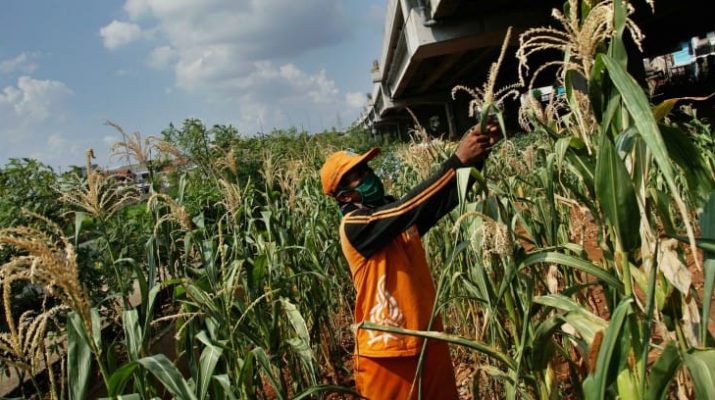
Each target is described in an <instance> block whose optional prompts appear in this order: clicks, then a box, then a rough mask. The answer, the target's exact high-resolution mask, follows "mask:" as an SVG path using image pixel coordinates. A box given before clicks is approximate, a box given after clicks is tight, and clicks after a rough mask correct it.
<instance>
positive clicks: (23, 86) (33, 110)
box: [0, 76, 72, 121]
mask: <svg viewBox="0 0 715 400" xmlns="http://www.w3.org/2000/svg"><path fill="white" fill-rule="evenodd" d="M71 95H72V91H71V90H70V89H69V88H68V87H67V86H66V85H65V84H64V83H62V82H59V81H52V80H38V79H33V78H31V77H29V76H21V77H20V78H18V80H17V86H7V87H5V89H3V91H2V92H0V112H2V110H3V109H4V110H5V111H6V112H7V111H8V110H12V113H13V114H14V115H15V118H17V119H20V120H31V121H44V120H46V119H48V118H49V117H51V116H53V117H55V118H57V117H61V116H62V113H61V110H62V109H63V104H62V103H63V102H64V101H65V100H66V99H67V98H68V97H69V96H71ZM0 115H2V114H0Z"/></svg>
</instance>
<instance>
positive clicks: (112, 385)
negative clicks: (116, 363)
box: [107, 361, 139, 397]
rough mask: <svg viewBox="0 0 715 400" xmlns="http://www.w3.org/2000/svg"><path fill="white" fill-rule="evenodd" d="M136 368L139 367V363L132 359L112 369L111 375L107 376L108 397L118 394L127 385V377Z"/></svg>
mask: <svg viewBox="0 0 715 400" xmlns="http://www.w3.org/2000/svg"><path fill="white" fill-rule="evenodd" d="M137 368H139V363H137V362H135V361H132V362H129V363H126V364H124V365H122V366H121V367H119V368H117V369H116V370H115V371H114V373H113V374H112V376H110V377H109V387H108V388H107V393H108V394H109V397H115V396H118V395H120V394H121V393H122V392H123V391H124V387H125V386H126V385H127V381H128V380H129V377H130V376H132V374H134V371H135V370H136V369H137Z"/></svg>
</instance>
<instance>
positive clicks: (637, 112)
mask: <svg viewBox="0 0 715 400" xmlns="http://www.w3.org/2000/svg"><path fill="white" fill-rule="evenodd" d="M598 58H602V59H603V63H604V65H605V66H606V69H607V70H608V74H609V77H610V78H611V81H612V82H613V84H614V85H615V86H616V88H617V89H618V91H619V92H620V94H621V97H622V98H623V104H624V105H625V106H626V109H628V112H629V113H630V114H631V116H632V117H633V122H634V123H635V125H636V127H637V128H638V133H639V134H640V136H641V137H642V138H643V141H645V143H646V145H647V146H648V149H649V150H650V151H651V153H652V154H653V159H654V160H655V162H656V164H657V165H658V167H659V169H660V173H661V174H663V178H665V181H666V183H667V184H668V188H669V189H670V194H671V196H673V199H674V200H675V203H676V205H677V206H678V211H679V212H680V216H681V217H682V218H683V221H684V223H685V228H686V230H687V232H688V239H689V240H690V246H691V249H692V251H693V253H695V252H696V248H695V232H694V231H693V226H692V222H691V220H690V213H689V211H688V208H687V206H686V205H685V203H684V202H683V199H682V198H681V197H680V194H679V191H678V185H677V184H676V182H675V173H674V172H673V167H672V165H671V160H670V158H669V157H668V151H667V148H666V147H665V142H664V141H663V137H662V136H661V134H660V130H659V129H658V124H657V122H656V121H655V118H654V117H653V113H652V112H651V110H650V105H649V103H648V98H647V96H646V95H645V93H644V92H643V89H642V88H641V87H640V86H639V85H638V82H636V80H635V79H633V77H632V76H630V75H629V74H628V72H627V71H626V69H625V68H623V66H621V65H619V64H618V62H616V61H615V60H614V59H612V58H611V57H609V56H607V55H605V54H599V55H598ZM695 262H696V264H697V265H698V266H700V263H699V261H698V260H697V259H696V260H695Z"/></svg>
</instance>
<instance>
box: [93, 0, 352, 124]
mask: <svg viewBox="0 0 715 400" xmlns="http://www.w3.org/2000/svg"><path fill="white" fill-rule="evenodd" d="M124 11H125V12H126V13H127V15H128V18H129V19H130V20H131V21H142V22H141V24H142V27H139V26H138V25H136V24H134V23H127V22H124V23H121V22H118V21H113V22H112V23H111V24H109V25H108V26H107V27H105V28H107V29H108V28H109V27H110V26H112V25H116V24H126V25H131V26H134V27H135V29H133V30H132V31H133V32H134V33H133V36H132V39H131V40H137V38H138V37H146V36H147V34H148V32H155V33H154V35H153V38H152V40H153V41H155V42H156V43H157V47H155V48H154V49H153V50H152V51H151V52H150V53H149V54H148V55H147V58H146V61H145V62H146V65H147V66H149V67H151V68H155V69H160V70H161V69H167V68H173V72H174V77H175V85H176V87H177V88H179V89H182V90H183V91H185V92H188V93H190V94H192V95H198V96H199V98H202V99H203V100H206V101H208V102H209V103H211V104H212V109H216V108H218V107H224V108H225V109H226V110H231V111H230V112H232V114H234V115H236V110H238V114H237V115H236V117H235V118H237V119H239V120H240V121H241V122H240V124H244V126H239V129H243V130H248V131H251V130H254V129H255V130H260V129H261V127H262V128H264V129H265V130H270V129H271V128H273V127H274V126H280V125H281V124H283V125H284V126H286V125H292V124H299V123H300V122H301V121H304V120H305V119H306V118H311V117H310V116H312V120H313V121H319V120H320V118H321V117H320V116H315V114H318V113H320V114H322V113H326V114H327V115H331V116H334V115H336V114H337V113H338V112H340V111H342V110H343V109H346V108H350V109H353V107H352V106H349V105H348V100H349V99H350V100H351V101H357V100H355V98H354V96H352V97H350V98H348V97H347V96H346V95H345V94H341V93H340V90H339V88H338V86H337V84H336V83H335V81H334V80H333V79H332V78H331V77H330V74H329V71H327V70H325V69H322V70H309V69H307V68H306V67H304V66H302V65H299V64H298V63H297V62H295V61H294V60H295V59H296V58H298V57H301V56H305V55H306V54H307V53H308V52H310V51H313V50H316V49H320V48H324V47H327V46H334V45H337V44H339V43H341V42H343V41H344V40H346V39H347V38H349V37H350V35H351V34H352V29H353V28H354V27H353V25H352V24H350V23H349V22H350V21H351V19H350V18H349V16H348V15H347V14H346V12H345V10H344V9H343V2H340V1H335V0H301V1H294V0H242V1H235V0H127V1H126V2H125V3H124ZM149 24H154V25H153V26H149ZM103 29H104V28H103ZM109 36H111V35H109ZM116 36H119V35H116ZM103 37H105V35H103ZM131 40H129V39H126V40H121V41H120V40H117V41H115V42H116V43H115V42H113V45H114V48H116V47H119V46H121V45H123V44H126V43H129V42H130V41H131ZM105 46H106V47H108V48H110V45H108V43H107V38H106V37H105ZM167 93H168V92H167ZM331 118H332V117H331ZM232 122H233V121H232ZM315 125H316V126H314V127H317V128H321V127H322V125H323V124H322V123H318V124H315Z"/></svg>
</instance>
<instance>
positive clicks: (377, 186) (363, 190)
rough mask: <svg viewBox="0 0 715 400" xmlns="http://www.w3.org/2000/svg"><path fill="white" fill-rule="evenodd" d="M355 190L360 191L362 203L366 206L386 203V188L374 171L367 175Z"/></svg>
mask: <svg viewBox="0 0 715 400" xmlns="http://www.w3.org/2000/svg"><path fill="white" fill-rule="evenodd" d="M355 191H356V192H358V193H360V196H362V204H364V205H366V206H372V207H376V206H381V205H383V204H385V188H384V187H383V186H382V181H380V178H378V177H377V175H375V173H374V172H372V171H370V172H368V174H367V175H365V177H364V178H363V179H362V182H360V184H359V185H358V186H357V187H356V188H355Z"/></svg>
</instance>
